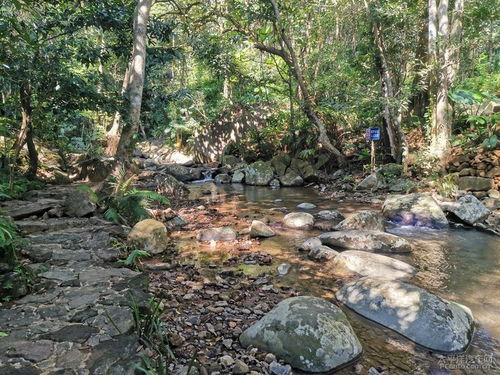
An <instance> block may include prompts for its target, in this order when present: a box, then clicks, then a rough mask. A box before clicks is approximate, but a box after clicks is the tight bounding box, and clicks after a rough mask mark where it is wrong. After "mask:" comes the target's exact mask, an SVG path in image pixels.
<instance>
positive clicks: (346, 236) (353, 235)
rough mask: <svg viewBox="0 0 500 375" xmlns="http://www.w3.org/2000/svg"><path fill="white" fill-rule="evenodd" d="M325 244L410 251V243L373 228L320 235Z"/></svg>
mask: <svg viewBox="0 0 500 375" xmlns="http://www.w3.org/2000/svg"><path fill="white" fill-rule="evenodd" d="M319 239H320V240H321V242H322V243H323V245H326V246H331V247H333V248H340V249H354V250H371V251H380V252H386V253H395V254H398V253H409V252H411V250H412V247H411V245H410V243H409V242H408V241H407V240H406V239H404V238H402V237H398V236H395V235H394V234H390V233H385V232H379V231H373V230H347V231H341V232H327V233H323V234H321V235H320V236H319Z"/></svg>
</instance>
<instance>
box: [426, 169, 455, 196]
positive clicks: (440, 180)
mask: <svg viewBox="0 0 500 375" xmlns="http://www.w3.org/2000/svg"><path fill="white" fill-rule="evenodd" d="M457 180H458V174H457V173H450V174H447V175H444V176H439V175H436V176H433V177H430V178H429V185H430V186H431V187H433V188H435V189H436V190H437V192H438V193H439V194H440V195H442V196H443V197H445V198H454V197H455V196H456V194H457V192H458V185H457Z"/></svg>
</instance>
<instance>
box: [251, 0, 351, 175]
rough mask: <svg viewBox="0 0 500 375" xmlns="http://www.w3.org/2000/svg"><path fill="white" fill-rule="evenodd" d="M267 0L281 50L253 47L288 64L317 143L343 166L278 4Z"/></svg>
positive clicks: (261, 45)
mask: <svg viewBox="0 0 500 375" xmlns="http://www.w3.org/2000/svg"><path fill="white" fill-rule="evenodd" d="M269 1H270V2H271V4H272V6H273V9H274V14H275V22H274V28H275V30H276V32H277V33H278V34H279V36H280V44H281V50H280V49H276V48H274V47H268V46H264V45H263V44H261V43H255V47H256V48H258V49H260V50H262V51H266V52H269V53H273V54H275V55H278V56H280V57H281V58H282V59H283V60H284V61H285V63H286V64H287V65H288V67H289V68H290V70H291V71H292V73H293V75H294V77H295V79H296V80H297V84H298V86H299V88H300V91H301V92H302V96H303V100H302V109H303V111H304V114H305V115H306V117H307V118H308V119H309V121H311V123H312V124H313V125H315V126H316V128H317V129H318V132H319V143H320V144H321V145H322V146H323V147H324V148H325V149H327V150H328V151H329V152H331V153H332V154H333V155H334V156H335V158H336V159H337V162H338V163H339V165H341V166H343V165H345V163H346V160H345V157H344V155H343V154H342V153H341V152H340V151H339V150H338V149H337V148H336V147H335V146H334V145H333V144H332V143H331V141H330V138H329V137H328V134H327V131H326V127H325V124H324V123H323V121H322V120H321V118H320V117H319V116H318V114H317V113H316V104H315V103H314V99H313V97H312V95H311V93H310V92H309V88H308V85H307V83H306V81H305V79H304V75H303V73H302V69H301V67H300V64H299V61H298V58H297V54H296V53H295V49H294V47H293V45H292V42H291V40H290V39H289V37H288V35H287V33H286V30H285V28H284V26H283V25H281V22H282V20H281V15H280V11H279V7H278V4H277V2H276V0H269Z"/></svg>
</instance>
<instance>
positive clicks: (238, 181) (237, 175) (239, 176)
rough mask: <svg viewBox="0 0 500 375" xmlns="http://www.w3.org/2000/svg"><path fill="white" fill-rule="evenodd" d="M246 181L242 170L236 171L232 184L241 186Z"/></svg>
mask: <svg viewBox="0 0 500 375" xmlns="http://www.w3.org/2000/svg"><path fill="white" fill-rule="evenodd" d="M244 180H245V172H244V171H242V170H237V171H234V173H233V177H232V178H231V182H232V183H233V184H241V183H242V182H243V181H244Z"/></svg>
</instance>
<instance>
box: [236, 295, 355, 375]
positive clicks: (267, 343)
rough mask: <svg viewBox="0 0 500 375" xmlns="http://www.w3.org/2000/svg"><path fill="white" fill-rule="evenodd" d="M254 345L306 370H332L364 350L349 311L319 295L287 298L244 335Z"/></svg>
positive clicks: (246, 344) (297, 367)
mask: <svg viewBox="0 0 500 375" xmlns="http://www.w3.org/2000/svg"><path fill="white" fill-rule="evenodd" d="M240 342H241V344H242V345H243V346H244V347H248V346H250V345H252V346H254V347H256V348H258V349H260V350H262V351H265V352H270V353H272V354H274V355H276V356H277V357H278V358H280V359H282V360H284V361H285V362H287V363H289V364H290V365H291V366H292V367H294V368H296V369H299V370H301V371H306V372H328V371H332V370H334V369H336V368H338V367H340V366H343V365H345V364H347V363H349V362H351V361H353V360H354V359H356V358H357V357H358V356H359V355H360V354H361V351H362V348H361V344H360V343H359V340H358V338H357V337H356V335H355V333H354V331H353V329H352V327H351V325H350V324H349V322H348V321H347V318H346V316H345V314H344V313H343V312H342V310H340V309H339V308H338V307H337V306H335V305H334V304H332V303H330V302H328V301H326V300H324V299H322V298H317V297H309V296H300V297H292V298H288V299H285V300H283V301H281V302H280V303H278V305H276V307H275V308H274V309H272V310H271V311H270V312H269V313H267V314H266V315H264V317H263V318H262V319H261V320H259V321H258V322H257V323H255V324H254V325H252V326H251V327H250V328H248V329H247V330H245V331H244V332H243V333H242V334H241V335H240Z"/></svg>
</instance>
